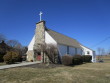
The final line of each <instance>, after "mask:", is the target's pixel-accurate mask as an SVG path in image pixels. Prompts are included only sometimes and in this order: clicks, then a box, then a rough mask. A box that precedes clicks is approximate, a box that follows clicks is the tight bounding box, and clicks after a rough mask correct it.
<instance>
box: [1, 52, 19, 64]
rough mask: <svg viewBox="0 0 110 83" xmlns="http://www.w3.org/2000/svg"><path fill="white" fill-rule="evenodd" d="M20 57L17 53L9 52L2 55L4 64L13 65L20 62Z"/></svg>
mask: <svg viewBox="0 0 110 83" xmlns="http://www.w3.org/2000/svg"><path fill="white" fill-rule="evenodd" d="M20 58H21V57H20V55H19V53H17V52H14V51H9V52H7V53H6V55H4V57H3V59H4V61H5V62H6V64H13V63H15V62H17V61H19V60H20Z"/></svg>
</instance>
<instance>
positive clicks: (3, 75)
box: [0, 63, 110, 83]
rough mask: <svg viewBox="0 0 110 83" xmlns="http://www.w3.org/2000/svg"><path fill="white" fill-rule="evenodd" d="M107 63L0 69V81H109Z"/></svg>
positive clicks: (39, 82)
mask: <svg viewBox="0 0 110 83" xmlns="http://www.w3.org/2000/svg"><path fill="white" fill-rule="evenodd" d="M109 82H110V65H109V63H87V64H83V65H78V66H75V67H68V66H63V67H56V68H46V69H43V68H29V67H22V68H12V69H6V70H0V83H109Z"/></svg>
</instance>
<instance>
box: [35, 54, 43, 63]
mask: <svg viewBox="0 0 110 83" xmlns="http://www.w3.org/2000/svg"><path fill="white" fill-rule="evenodd" d="M36 59H37V61H41V59H42V56H41V53H40V52H39V53H38V54H37V57H36Z"/></svg>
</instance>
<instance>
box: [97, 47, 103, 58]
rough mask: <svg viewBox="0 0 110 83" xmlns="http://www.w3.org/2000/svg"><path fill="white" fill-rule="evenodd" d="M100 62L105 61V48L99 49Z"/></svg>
mask: <svg viewBox="0 0 110 83" xmlns="http://www.w3.org/2000/svg"><path fill="white" fill-rule="evenodd" d="M97 51H98V60H103V55H105V49H104V48H98V49H97Z"/></svg>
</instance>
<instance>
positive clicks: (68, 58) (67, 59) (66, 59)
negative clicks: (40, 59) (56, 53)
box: [62, 55, 73, 66]
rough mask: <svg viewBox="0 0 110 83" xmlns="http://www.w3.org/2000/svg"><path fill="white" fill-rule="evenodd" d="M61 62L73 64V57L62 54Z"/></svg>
mask: <svg viewBox="0 0 110 83" xmlns="http://www.w3.org/2000/svg"><path fill="white" fill-rule="evenodd" d="M62 64H63V65H67V66H69V65H72V64H73V57H72V56H70V55H64V56H62Z"/></svg>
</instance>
